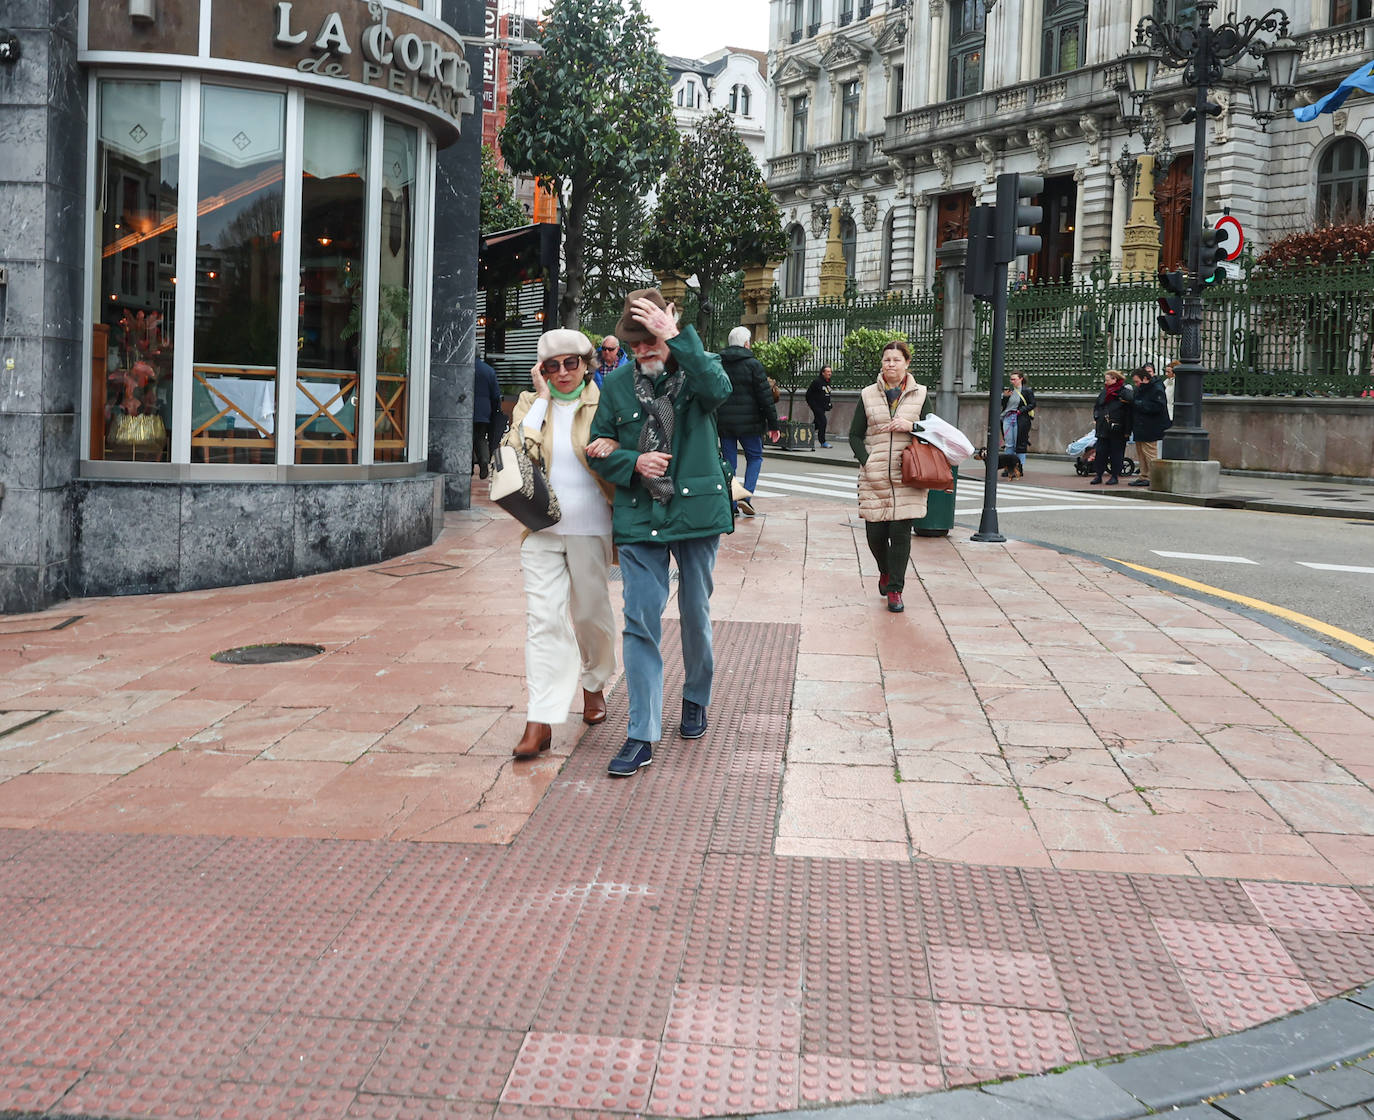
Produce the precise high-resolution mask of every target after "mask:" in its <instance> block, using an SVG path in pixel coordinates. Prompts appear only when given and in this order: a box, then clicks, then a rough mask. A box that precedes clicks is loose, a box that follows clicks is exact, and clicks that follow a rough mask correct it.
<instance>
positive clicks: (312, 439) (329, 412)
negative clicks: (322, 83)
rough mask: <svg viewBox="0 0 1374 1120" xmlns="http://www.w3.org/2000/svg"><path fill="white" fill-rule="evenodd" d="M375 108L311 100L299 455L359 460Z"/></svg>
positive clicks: (307, 459)
mask: <svg viewBox="0 0 1374 1120" xmlns="http://www.w3.org/2000/svg"><path fill="white" fill-rule="evenodd" d="M367 122H368V114H367V113H365V112H362V111H361V110H357V109H345V108H340V107H337V106H334V105H326V104H322V103H320V102H315V101H307V102H306V103H305V135H304V139H305V146H304V151H303V161H302V175H301V237H300V253H301V256H300V290H299V292H298V293H297V298H296V420H295V423H296V462H298V463H356V462H357V461H358V392H359V381H360V379H361V377H362V368H363V367H362V346H363V338H362V335H363V279H364V277H365V276H366V269H365V267H364V265H365V262H364V259H363V245H364V242H365V241H366V229H367V223H366V211H367V149H368V145H367Z"/></svg>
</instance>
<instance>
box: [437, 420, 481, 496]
mask: <svg viewBox="0 0 1374 1120" xmlns="http://www.w3.org/2000/svg"><path fill="white" fill-rule="evenodd" d="M460 463H461V464H464V465H463V466H462V467H461V468H460V467H459V464H460ZM429 469H430V470H432V471H434V472H436V473H439V474H442V475H443V476H444V508H445V509H469V508H471V506H472V422H471V421H470V420H468V421H464V420H438V419H436V418H435V417H433V416H431V417H430V418H429Z"/></svg>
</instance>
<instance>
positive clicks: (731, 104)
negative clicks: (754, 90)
mask: <svg viewBox="0 0 1374 1120" xmlns="http://www.w3.org/2000/svg"><path fill="white" fill-rule="evenodd" d="M726 108H728V109H729V110H730V112H732V113H738V112H739V86H737V85H734V86H731V87H730V100H729V101H728V102H727V103H726Z"/></svg>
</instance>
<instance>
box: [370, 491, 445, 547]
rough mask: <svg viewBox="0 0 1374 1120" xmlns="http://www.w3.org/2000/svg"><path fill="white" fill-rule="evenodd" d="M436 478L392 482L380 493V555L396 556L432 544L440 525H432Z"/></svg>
mask: <svg viewBox="0 0 1374 1120" xmlns="http://www.w3.org/2000/svg"><path fill="white" fill-rule="evenodd" d="M437 484H438V478H437V476H435V475H432V474H425V475H421V476H420V477H419V478H414V479H405V480H404V481H397V482H393V483H392V484H391V485H389V486H387V487H386V489H385V492H384V494H383V499H382V500H383V506H382V552H383V554H384V555H386V556H399V555H401V554H402V553H405V552H413V551H415V549H417V548H425V547H427V546H428V545H431V544H433V543H434V539H435V538H436V537H437V536H438V535H439V530H440V529H441V528H442V525H435V523H434V489H435V486H436V485H437Z"/></svg>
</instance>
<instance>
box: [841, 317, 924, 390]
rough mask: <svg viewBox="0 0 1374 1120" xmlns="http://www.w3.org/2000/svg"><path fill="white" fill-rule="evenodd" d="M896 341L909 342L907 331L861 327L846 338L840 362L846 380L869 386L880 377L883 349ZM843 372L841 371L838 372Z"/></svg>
mask: <svg viewBox="0 0 1374 1120" xmlns="http://www.w3.org/2000/svg"><path fill="white" fill-rule="evenodd" d="M894 339H898V340H900V341H902V342H907V341H909V339H908V338H907V334H906V331H895V330H883V329H878V330H874V329H873V328H871V327H860V328H859V329H858V330H854V331H850V332H849V333H848V334H847V335H845V336H844V342H842V343H841V344H840V362H841V364H842V365H843V367H844V369H843V371H842V372H843V374H844V376H845V377H846V378H854V379H855V380H856V381H858V382H860V383H862V384H865V385H866V384H868V382H870V381H874V380H876V379H877V377H878V367H879V366H880V365H881V364H882V358H883V347H884V346H886V345H887V344H888V343H889V342H891V341H893V340H894ZM836 372H841V371H836Z"/></svg>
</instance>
